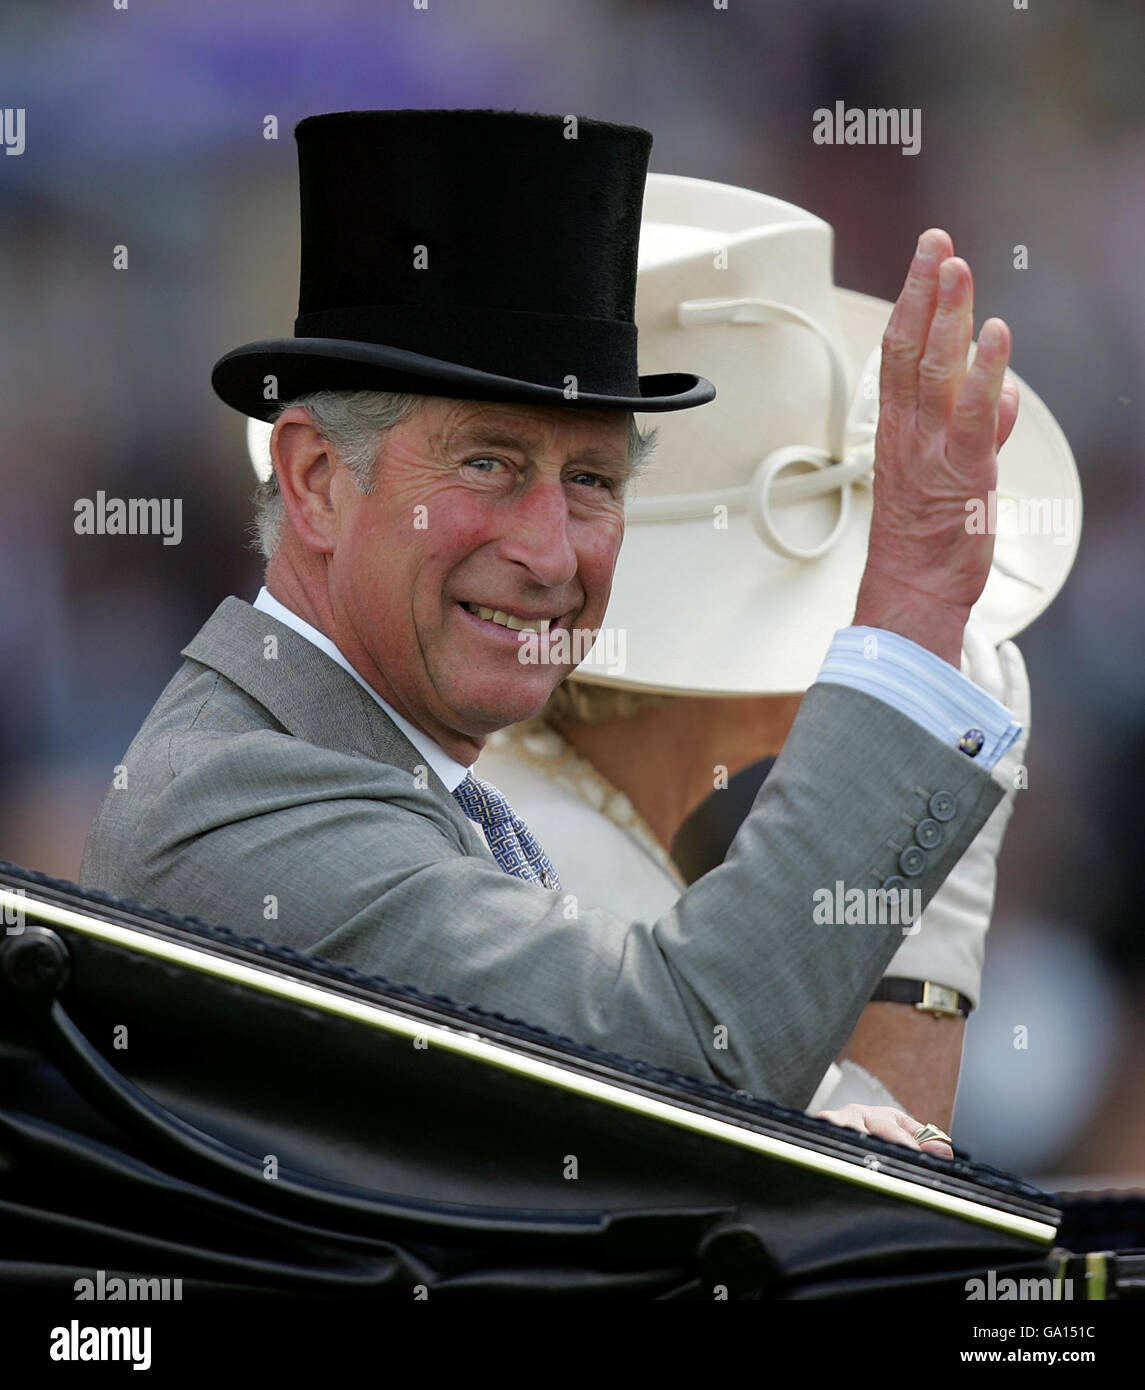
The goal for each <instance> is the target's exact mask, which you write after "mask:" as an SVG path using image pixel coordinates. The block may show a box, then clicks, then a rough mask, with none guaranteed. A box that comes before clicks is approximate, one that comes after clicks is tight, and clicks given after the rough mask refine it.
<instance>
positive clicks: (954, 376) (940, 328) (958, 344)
mask: <svg viewBox="0 0 1145 1390" xmlns="http://www.w3.org/2000/svg"><path fill="white" fill-rule="evenodd" d="M938 283H939V292H938V304H937V307H936V309H935V313H934V318H933V320H932V321H931V325H930V332H929V333H928V334H927V339H926V351H925V352H924V353H923V355H922V358H921V360H920V361H919V364H918V423H919V428H920V429H921V430H922V431H923V432H924V433H927V434H935V433H937V432H938V431H939V430H944V429H945V428H946V424H947V421H948V420H949V419H950V413H951V411H952V410H953V409H954V403H955V401H956V400H957V399H958V393H959V392H960V391H961V390H962V384H963V382H964V381H965V380H966V374H967V366H966V364H967V356H968V354H969V352H970V340H971V338H972V337H973V336H974V279H973V276H972V275H971V274H970V267H969V266H968V265H967V264H966V262H965V261H963V260H959V259H958V258H957V257H951V258H950V259H949V260H946V261H943V262H942V265H941V267H940V269H939V275H938Z"/></svg>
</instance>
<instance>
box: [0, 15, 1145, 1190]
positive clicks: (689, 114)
mask: <svg viewBox="0 0 1145 1390" xmlns="http://www.w3.org/2000/svg"><path fill="white" fill-rule="evenodd" d="M1143 52H1145V6H1142V5H1141V3H1140V0H1102V3H1101V4H1100V5H1093V4H1088V3H1085V0H1031V3H1030V6H1029V8H1028V9H1015V8H1014V7H1013V4H1012V3H1011V0H947V3H937V2H936V0H868V3H857V0H729V4H728V6H727V8H726V9H720V8H717V7H716V5H714V4H712V3H711V2H710V0H464V3H462V0H429V4H428V8H424V9H417V8H415V6H414V2H413V0H303V2H301V3H299V2H295V3H291V0H244V3H243V4H242V5H235V4H232V3H228V0H180V2H179V3H161V4H143V3H138V4H131V5H130V6H129V7H128V8H127V9H124V10H117V9H115V8H113V5H112V3H111V0H105V3H103V4H101V5H98V6H92V5H90V4H88V3H80V2H79V0H55V3H53V4H52V5H51V6H37V5H35V4H32V3H28V2H25V3H11V0H7V3H5V4H4V5H3V6H2V7H0V105H2V106H4V107H23V108H25V110H26V112H27V117H26V120H27V134H26V139H27V147H26V150H25V152H24V153H23V154H22V155H21V156H20V157H17V158H13V157H5V156H3V155H0V249H2V253H0V314H2V318H3V329H2V331H0V394H2V400H3V417H2V438H3V451H2V453H0V477H2V481H3V507H2V513H0V514H2V516H3V529H2V532H0V671H2V673H3V687H2V695H0V768H2V779H3V780H2V787H3V796H2V798H0V857H3V858H7V859H10V860H13V861H15V862H17V863H21V864H24V865H27V866H31V867H34V868H38V869H42V870H45V871H47V872H49V873H52V874H56V875H59V876H61V877H65V878H74V877H75V876H76V875H77V873H78V867H79V858H80V851H81V848H82V844H83V838H84V835H85V833H86V829H87V826H88V823H89V821H90V819H91V817H92V815H93V813H94V811H95V808H96V806H97V805H98V803H99V800H100V799H101V797H102V795H103V793H104V790H105V788H106V786H107V784H108V781H109V779H110V776H111V769H112V768H113V766H114V764H115V763H116V762H118V760H119V758H120V756H121V755H122V753H123V751H124V749H125V748H126V746H127V744H128V742H129V741H130V739H131V737H132V736H133V734H134V732H135V730H136V729H137V727H138V725H139V723H140V722H141V720H142V718H143V716H144V715H145V714H146V712H147V710H148V709H149V708H150V707H151V705H152V703H153V702H154V700H155V698H156V697H157V695H158V694H159V692H160V690H161V689H162V688H163V686H164V685H165V684H166V682H167V681H168V679H169V678H170V676H171V675H172V674H173V672H174V670H175V668H176V666H177V665H178V662H179V657H178V651H179V648H180V647H182V646H183V645H184V644H185V643H186V642H187V641H188V640H189V639H190V638H191V637H192V636H193V634H194V633H195V632H196V631H197V630H198V628H199V627H200V626H201V624H202V623H203V622H204V621H205V619H206V618H207V616H209V614H210V613H211V611H212V610H213V609H214V607H215V606H216V604H217V603H218V602H219V601H220V600H221V599H222V598H223V597H225V596H226V595H227V594H230V593H236V594H239V595H241V596H243V597H246V598H248V599H249V598H253V596H254V594H255V593H256V592H257V588H258V585H259V583H260V580H261V567H260V565H259V563H258V561H257V557H256V555H255V553H254V552H253V550H252V549H251V548H250V538H249V534H248V532H247V530H246V527H247V523H248V520H249V505H248V502H249V494H250V491H251V488H252V486H253V476H252V474H251V471H250V468H249V465H248V463H247V460H246V451H245V446H244V440H243V421H242V419H241V418H240V417H239V416H238V415H236V414H234V413H233V412H231V411H229V410H228V409H227V408H226V407H225V406H223V405H222V404H221V403H220V402H218V401H217V400H216V398H215V397H214V396H213V394H212V392H211V390H210V385H209V381H208V377H209V371H210V368H211V365H212V364H213V362H214V361H215V359H216V358H217V357H219V356H220V355H221V354H222V353H223V352H225V351H227V350H228V349H229V348H231V347H234V346H237V345H238V344H240V343H242V342H246V341H249V340H252V339H255V338H264V337H265V338H269V337H275V336H288V335H289V334H290V332H291V331H292V322H293V317H294V312H295V307H296V299H297V239H298V226H297V184H296V161H295V146H294V141H293V138H292V135H291V131H292V128H293V125H294V123H295V122H296V121H297V120H298V119H300V118H301V117H302V116H304V115H308V114H312V113H314V112H319V111H330V110H344V109H347V108H353V107H359V108H367V107H397V106H419V107H432V106H455V107H465V106H496V107H516V108H518V109H520V110H537V111H552V112H559V113H565V112H576V113H579V114H581V115H591V116H596V117H601V118H605V119H609V120H616V121H624V122H630V123H633V124H638V125H643V126H646V127H648V128H650V129H651V130H652V131H653V132H654V135H655V146H654V148H653V152H652V166H651V167H652V168H653V169H655V170H658V171H662V172H667V173H680V174H690V175H695V176H699V177H704V178H709V179H717V180H722V181H726V182H729V183H735V184H741V185H744V186H748V187H752V188H757V189H760V190H762V191H764V192H767V193H770V194H773V195H775V196H778V197H780V198H784V199H788V200H790V201H792V202H794V203H797V204H799V205H800V206H802V207H805V208H807V209H809V210H811V211H813V212H814V213H816V214H818V215H819V216H821V217H823V218H825V219H826V220H828V221H829V222H831V223H832V224H833V226H834V228H835V231H836V281H837V283H838V284H840V285H842V286H845V287H847V288H850V289H856V290H861V291H865V292H866V293H869V294H875V295H879V296H881V297H883V298H885V299H893V298H894V297H895V296H896V294H897V292H898V287H899V285H900V283H901V279H902V275H903V272H904V270H905V267H906V264H907V262H908V259H909V256H910V253H911V251H912V249H913V246H914V243H915V239H916V237H917V235H918V233H919V231H921V230H922V229H923V228H924V227H927V226H931V225H939V226H943V227H946V228H947V229H948V230H949V231H950V232H951V234H952V235H953V237H954V242H955V247H956V249H957V251H958V252H959V253H960V254H961V255H963V256H965V257H967V258H968V259H969V261H970V263H971V265H972V267H973V269H974V273H975V278H976V285H977V299H978V304H979V306H980V308H979V315H980V318H981V317H985V316H987V315H988V314H999V315H1001V316H1003V317H1005V318H1006V319H1007V320H1008V321H1009V322H1010V324H1011V325H1012V327H1013V330H1014V339H1015V351H1014V364H1015V367H1016V368H1017V370H1018V371H1019V373H1020V374H1021V375H1022V376H1023V377H1024V378H1025V379H1026V381H1028V382H1029V383H1030V384H1031V385H1032V386H1033V387H1034V388H1035V389H1036V390H1037V391H1038V393H1039V394H1040V395H1041V396H1042V397H1043V399H1044V400H1045V401H1046V402H1047V403H1048V404H1049V406H1050V408H1051V409H1052V410H1053V411H1054V413H1055V415H1056V417H1057V419H1058V420H1059V422H1060V423H1061V425H1062V427H1063V429H1064V430H1065V433H1066V435H1067V437H1068V438H1069V440H1070V442H1071V444H1072V446H1073V449H1074V452H1075V455H1076V457H1077V460H1078V465H1079V468H1080V471H1081V476H1082V483H1083V488H1084V493H1085V519H1084V527H1083V534H1082V542H1081V550H1080V554H1079V558H1078V561H1077V565H1076V567H1075V569H1074V572H1073V575H1072V577H1071V579H1070V581H1069V583H1068V584H1067V586H1066V589H1065V590H1064V592H1063V593H1062V595H1061V597H1060V598H1059V599H1058V600H1057V601H1056V603H1054V604H1053V606H1052V607H1051V608H1050V610H1049V611H1048V613H1046V614H1045V615H1044V616H1043V617H1042V618H1041V619H1039V621H1038V622H1037V623H1036V624H1035V625H1034V626H1033V627H1032V628H1031V629H1030V630H1029V631H1028V632H1027V633H1026V634H1025V635H1024V636H1023V637H1022V638H1021V639H1020V645H1021V647H1022V649H1023V651H1024V653H1025V656H1026V659H1027V662H1028V665H1029V668H1030V673H1031V680H1032V684H1033V700H1034V717H1033V736H1032V741H1031V746H1030V751H1029V758H1028V761H1029V790H1028V791H1027V792H1025V793H1024V794H1023V796H1022V797H1021V798H1020V801H1019V806H1018V811H1017V814H1016V816H1015V819H1014V822H1013V824H1012V827H1011V830H1010V832H1009V836H1008V839H1007V844H1006V848H1005V851H1004V855H1003V860H1002V867H1001V881H1000V889H999V899H998V909H997V915H996V920H995V926H994V928H993V930H992V932H991V936H990V947H989V952H988V955H987V967H986V976H985V990H984V1002H983V1005H982V1008H981V1009H980V1010H979V1011H978V1013H976V1014H975V1015H974V1016H973V1018H972V1020H971V1022H970V1025H969V1030H968V1050H967V1059H966V1065H965V1068H964V1072H963V1082H962V1088H961V1091H960V1097H959V1103H958V1112H957V1116H956V1137H957V1139H958V1141H959V1142H960V1144H961V1145H962V1146H963V1147H965V1148H968V1149H970V1150H971V1152H972V1153H973V1154H974V1156H975V1157H979V1158H982V1159H984V1160H987V1161H990V1162H993V1163H996V1164H1000V1165H1001V1166H1004V1167H1007V1168H1011V1169H1015V1170H1017V1171H1021V1172H1023V1173H1025V1174H1027V1175H1029V1176H1031V1177H1033V1178H1035V1179H1037V1180H1039V1181H1043V1182H1046V1183H1054V1182H1060V1183H1061V1184H1063V1185H1064V1184H1066V1183H1069V1184H1072V1185H1074V1186H1081V1187H1106V1186H1112V1185H1121V1186H1131V1185H1134V1184H1137V1185H1141V1186H1145V1009H1143V1008H1142V1005H1141V997H1142V993H1143V991H1145V920H1143V913H1142V911H1141V910H1140V907H1139V904H1138V900H1137V889H1138V884H1139V876H1140V874H1141V870H1142V867H1143V865H1145V574H1143V565H1142V557H1143V550H1145V547H1143V544H1142V537H1143V535H1145V485H1143V478H1142V468H1141V455H1142V450H1141V442H1140V441H1141V439H1142V435H1143V433H1145V236H1143V234H1142V230H1141V229H1142V227H1143V226H1145V87H1143V86H1142V82H1141V77H1140V64H1141V57H1142V53H1143ZM837 100H842V101H844V102H845V103H846V104H847V105H848V106H860V107H872V106H874V107H880V106H881V107H891V106H894V107H916V106H917V107H919V108H921V110H922V149H921V153H920V154H918V155H917V156H915V157H909V156H904V155H903V154H901V153H900V151H899V150H898V149H896V148H893V147H892V148H879V147H871V148H863V147H839V148H835V147H820V146H816V145H815V144H813V142H812V139H811V132H812V112H813V111H814V109H815V108H817V107H820V106H833V105H834V103H835V102H836V101H837ZM267 115H275V116H277V118H278V122H279V138H278V140H277V141H268V140H266V139H264V138H263V130H264V124H263V122H264V117H266V116H267ZM490 196H491V197H494V196H498V190H496V189H491V190H490ZM521 211H522V216H526V217H527V216H528V209H527V208H522V210H521ZM475 215H479V209H475ZM1018 243H1022V244H1025V245H1027V246H1028V247H1029V268H1028V269H1025V270H1020V271H1019V270H1015V269H1014V268H1013V253H1012V248H1013V247H1014V246H1015V245H1016V244H1018ZM117 245H123V246H126V247H127V248H128V254H129V258H130V259H129V268H128V269H127V270H115V269H113V248H114V247H115V246H117ZM99 489H103V490H104V491H105V492H106V494H107V495H108V496H109V497H152V496H166V497H178V498H182V500H183V540H182V543H181V544H180V545H178V546H164V545H163V544H162V543H161V540H160V538H158V537H154V536H147V537H108V536H77V535H76V534H75V532H74V529H73V522H74V505H75V502H76V500H77V499H78V498H81V497H94V496H95V494H96V492H97V490H99ZM756 780H758V775H757V777H756ZM750 781H751V778H750V777H748V778H747V779H746V782H745V783H744V784H741V786H740V789H739V790H740V794H739V799H738V801H737V800H736V799H735V798H734V797H729V796H728V795H727V794H723V795H724V797H725V798H726V799H725V800H724V801H722V802H721V804H720V806H718V807H714V808H713V809H712V812H711V813H709V814H708V815H707V816H704V817H701V818H700V822H699V823H698V824H696V825H695V826H694V827H693V830H694V833H695V836H696V840H697V845H698V846H699V849H698V850H697V853H699V854H700V855H701V856H702V853H703V847H704V839H705V837H706V840H707V841H708V842H710V841H711V839H712V837H713V836H715V837H717V839H718V836H719V834H720V833H726V830H727V826H726V824H723V830H721V824H722V823H724V822H726V821H727V819H728V817H729V816H730V815H731V814H732V812H733V805H734V806H739V807H741V808H742V804H743V798H744V796H746V795H747V794H748V792H747V791H746V790H745V786H746V785H747V784H748V783H750ZM721 818H722V821H721ZM1017 1024H1024V1025H1025V1026H1026V1027H1027V1028H1028V1030H1029V1046H1028V1048H1027V1049H1026V1050H1024V1051H1021V1050H1015V1049H1014V1047H1013V1046H1012V1034H1013V1028H1014V1026H1015V1025H1017Z"/></svg>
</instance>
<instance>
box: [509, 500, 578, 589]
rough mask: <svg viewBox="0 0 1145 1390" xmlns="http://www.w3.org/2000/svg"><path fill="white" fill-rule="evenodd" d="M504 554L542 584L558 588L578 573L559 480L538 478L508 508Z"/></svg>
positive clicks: (566, 507)
mask: <svg viewBox="0 0 1145 1390" xmlns="http://www.w3.org/2000/svg"><path fill="white" fill-rule="evenodd" d="M506 513H507V519H506V523H505V529H504V532H503V535H502V540H501V554H502V555H503V556H504V557H505V559H507V560H512V561H514V562H515V563H516V564H519V565H524V566H525V568H526V569H527V570H529V572H530V573H531V575H532V576H533V578H534V579H535V580H536V582H537V583H538V584H543V585H545V587H546V588H555V587H557V586H558V585H561V584H567V583H568V582H569V581H570V580H571V579H572V578H573V577H574V576H575V575H576V572H577V563H578V562H577V554H576V550H575V549H574V547H573V543H572V538H571V536H570V534H569V507H568V499H567V498H566V497H565V490H564V485H563V483H562V482H561V480H560V479H559V478H534V479H533V480H532V481H531V482H530V483H529V484H528V485H527V486H526V487H525V488H523V489H522V490H521V491H520V492H518V493H517V495H516V496H515V497H514V498H513V499H512V501H511V502H510V503H509V504H508V506H507V508H506Z"/></svg>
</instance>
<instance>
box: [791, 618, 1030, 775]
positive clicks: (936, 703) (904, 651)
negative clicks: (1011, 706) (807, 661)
mask: <svg viewBox="0 0 1145 1390" xmlns="http://www.w3.org/2000/svg"><path fill="white" fill-rule="evenodd" d="M819 679H820V680H821V681H827V682H829V683H830V684H833V685H848V686H850V687H851V689H852V690H859V691H861V692H862V693H863V694H864V695H872V696H873V697H874V698H875V699H876V700H882V701H883V703H884V704H888V705H890V707H891V708H892V709H896V710H898V712H899V713H900V714H905V715H906V717H907V718H908V719H913V720H914V722H915V723H916V724H919V725H921V727H922V728H924V729H925V730H926V731H927V732H928V733H931V734H933V735H934V736H935V738H938V739H941V740H942V742H943V743H945V744H948V745H949V746H950V747H953V748H961V749H962V750H963V751H964V752H966V753H967V754H968V755H969V756H971V757H973V758H974V761H975V762H976V763H978V764H979V766H980V767H983V768H985V769H986V771H987V772H989V771H990V770H991V769H992V768H993V767H994V764H995V763H996V762H997V761H998V759H999V758H1001V757H1003V756H1004V755H1005V754H1006V752H1007V750H1008V749H1009V748H1010V747H1011V746H1012V744H1013V743H1014V741H1015V739H1017V737H1018V735H1019V734H1020V733H1021V732H1022V726H1021V725H1020V724H1018V723H1015V721H1014V719H1013V717H1012V715H1011V714H1010V711H1009V710H1008V709H1007V708H1006V706H1005V705H1004V704H1002V702H1001V701H1000V700H996V699H995V698H994V696H993V695H989V694H987V692H986V691H985V690H983V689H982V687H981V686H978V685H975V684H974V682H973V681H972V680H970V679H969V678H968V677H966V676H964V675H963V674H962V672H961V671H958V670H956V669H955V668H954V667H953V666H952V665H951V664H950V662H949V661H943V659H942V657H940V656H936V655H935V654H934V652H930V651H927V650H926V648H925V647H920V646H919V645H918V643H917V642H912V641H911V640H910V638H909V637H902V636H900V635H899V634H898V633H897V632H888V631H885V630H884V629H882V628H875V627H845V628H842V629H841V630H840V631H839V632H837V633H836V634H835V636H834V638H833V640H832V642H831V645H830V647H829V648H828V650H827V656H826V658H825V660H824V662H823V665H822V667H821V668H820V671H819Z"/></svg>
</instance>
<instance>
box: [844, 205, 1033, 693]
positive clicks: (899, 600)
mask: <svg viewBox="0 0 1145 1390" xmlns="http://www.w3.org/2000/svg"><path fill="white" fill-rule="evenodd" d="M953 250H954V247H953V243H952V242H951V240H950V237H949V236H948V235H947V234H946V232H944V231H940V230H937V229H931V230H930V231H927V232H924V233H923V234H922V236H921V237H920V238H919V243H918V248H917V250H916V251H915V256H914V260H913V261H912V262H911V267H910V271H909V273H908V275H907V278H906V283H905V284H904V286H903V290H902V293H901V294H900V295H899V298H898V301H897V303H896V304H895V307H894V310H893V312H892V314H891V317H890V321H889V323H888V324H887V328H886V332H885V334H884V335H883V351H882V371H881V376H880V382H879V423H878V430H877V434H876V438H875V487H874V507H873V511H872V515H871V536H870V545H869V548H868V552H867V567H866V569H865V571H864V573H863V578H862V582H861V584H860V587H859V598H858V603H857V605H856V609H855V618H854V621H855V623H856V624H859V625H863V626H868V627H879V628H886V629H889V630H890V631H892V632H899V633H901V634H902V635H903V636H904V637H909V638H911V639H912V640H913V641H915V642H918V643H919V644H920V645H922V646H924V647H927V648H929V649H930V650H931V651H933V652H936V653H937V654H938V655H939V656H941V657H944V658H945V659H946V660H947V661H949V662H951V663H952V664H953V665H955V666H957V665H958V662H959V654H960V652H961V649H962V630H963V628H964V627H965V624H966V619H967V617H968V615H969V612H970V609H971V607H972V605H973V604H974V602H975V601H976V600H977V598H978V596H979V594H981V592H982V589H983V587H984V585H985V583H986V578H987V576H988V574H989V572H990V559H991V556H992V555H993V550H994V538H993V536H991V535H988V534H976V533H975V534H972V533H971V532H970V531H969V530H968V528H967V524H966V522H967V509H966V503H967V500H968V499H970V498H979V499H982V500H983V501H984V500H985V498H986V495H987V493H989V492H990V491H991V490H992V489H993V488H994V486H995V484H996V480H997V451H998V449H999V448H1000V447H1001V445H1002V444H1003V443H1004V442H1005V440H1006V438H1007V437H1008V435H1009V433H1010V430H1011V429H1012V428H1013V425H1014V420H1015V419H1016V417H1017V409H1018V401H1017V387H1016V385H1015V384H1014V382H1013V380H1012V379H1011V378H1008V377H1007V375H1006V367H1007V364H1008V362H1009V360H1010V330H1009V328H1008V327H1007V326H1006V324H1005V323H1004V322H1003V321H1002V320H1001V319H987V320H986V322H985V323H984V324H983V325H982V330H981V333H980V334H979V338H978V345H977V349H976V351H975V354H974V360H973V363H972V364H970V365H969V367H968V365H967V354H968V352H969V347H970V341H971V338H972V336H973V326H974V286H973V279H972V277H971V274H970V267H969V266H968V265H967V264H966V262H965V261H963V260H961V259H959V258H957V257H955V256H954V255H953V254H952V253H953Z"/></svg>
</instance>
